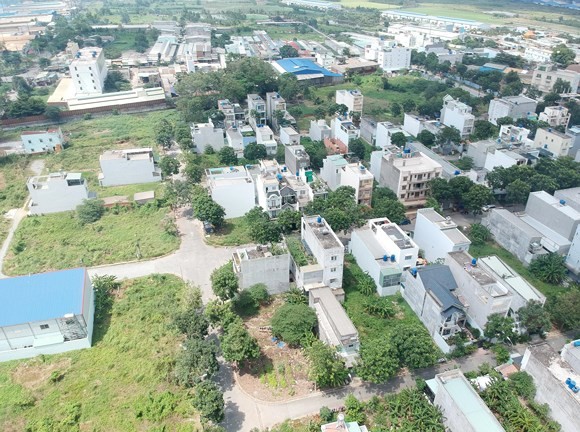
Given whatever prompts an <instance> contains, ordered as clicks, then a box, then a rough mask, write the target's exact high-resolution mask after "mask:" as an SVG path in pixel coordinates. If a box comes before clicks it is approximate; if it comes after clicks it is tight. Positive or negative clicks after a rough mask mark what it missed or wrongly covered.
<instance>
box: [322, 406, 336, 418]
mask: <svg viewBox="0 0 580 432" xmlns="http://www.w3.org/2000/svg"><path fill="white" fill-rule="evenodd" d="M319 415H320V419H321V420H323V421H325V422H330V421H332V418H333V417H334V414H333V413H332V410H331V409H330V408H328V407H327V406H323V407H321V408H320V411H319Z"/></svg>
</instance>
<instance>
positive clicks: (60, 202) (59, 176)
mask: <svg viewBox="0 0 580 432" xmlns="http://www.w3.org/2000/svg"><path fill="white" fill-rule="evenodd" d="M26 187H27V188H28V192H29V193H30V204H29V211H30V214H33V215H39V214H40V215H41V214H45V213H58V212H63V211H70V210H75V209H76V208H77V206H79V205H80V204H82V203H83V201H84V200H86V199H90V198H93V197H94V194H92V193H91V192H89V190H88V188H87V183H86V181H85V180H84V179H83V178H82V175H81V173H64V172H59V173H52V174H49V175H46V176H35V177H31V178H29V179H28V182H27V183H26Z"/></svg>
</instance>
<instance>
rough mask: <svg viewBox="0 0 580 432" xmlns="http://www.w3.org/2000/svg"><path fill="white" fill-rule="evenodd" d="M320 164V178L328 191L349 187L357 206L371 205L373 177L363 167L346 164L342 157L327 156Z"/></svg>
mask: <svg viewBox="0 0 580 432" xmlns="http://www.w3.org/2000/svg"><path fill="white" fill-rule="evenodd" d="M322 163H323V165H322V168H321V170H320V178H321V179H322V180H324V181H325V182H326V184H327V185H328V187H329V188H330V190H336V189H338V188H339V187H341V186H350V187H352V188H353V189H354V190H355V199H356V200H357V202H358V203H359V204H366V205H370V204H371V199H372V192H373V179H374V176H373V174H372V173H371V172H370V171H369V170H367V169H366V167H365V166H364V165H362V164H361V163H359V162H355V163H348V162H347V161H346V159H345V158H344V156H342V155H330V156H327V157H326V158H325V159H324V160H323V161H322Z"/></svg>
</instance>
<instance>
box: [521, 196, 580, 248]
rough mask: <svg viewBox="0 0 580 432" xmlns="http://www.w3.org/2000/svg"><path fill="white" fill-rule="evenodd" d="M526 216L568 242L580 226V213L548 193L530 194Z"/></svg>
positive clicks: (564, 201)
mask: <svg viewBox="0 0 580 432" xmlns="http://www.w3.org/2000/svg"><path fill="white" fill-rule="evenodd" d="M525 211H526V215H527V216H529V217H531V218H533V219H535V220H536V221H538V222H540V223H541V224H543V225H544V226H546V227H549V228H551V229H552V230H554V231H555V232H556V233H558V234H559V235H560V236H562V237H564V238H565V239H567V240H572V239H573V238H574V236H575V234H576V229H577V228H578V226H579V225H580V211H578V210H576V209H575V208H574V207H572V206H569V205H567V202H566V200H562V199H558V198H556V197H554V196H552V195H550V194H549V193H547V192H544V191H537V192H532V193H530V195H529V197H528V202H527V203H526V210H525ZM542 231H544V230H542Z"/></svg>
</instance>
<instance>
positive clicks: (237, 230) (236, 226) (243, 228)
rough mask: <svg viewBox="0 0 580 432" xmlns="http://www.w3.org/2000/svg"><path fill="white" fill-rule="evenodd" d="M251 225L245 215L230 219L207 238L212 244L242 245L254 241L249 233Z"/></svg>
mask: <svg viewBox="0 0 580 432" xmlns="http://www.w3.org/2000/svg"><path fill="white" fill-rule="evenodd" d="M249 229H250V226H249V225H248V223H247V222H246V218H245V217H243V216H242V217H239V218H233V219H228V220H226V221H225V222H224V225H223V226H222V227H221V228H220V229H219V231H217V232H215V233H214V234H210V235H209V237H206V238H205V241H206V243H207V244H209V245H212V246H240V245H244V244H248V243H252V239H251V238H250V233H249Z"/></svg>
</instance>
